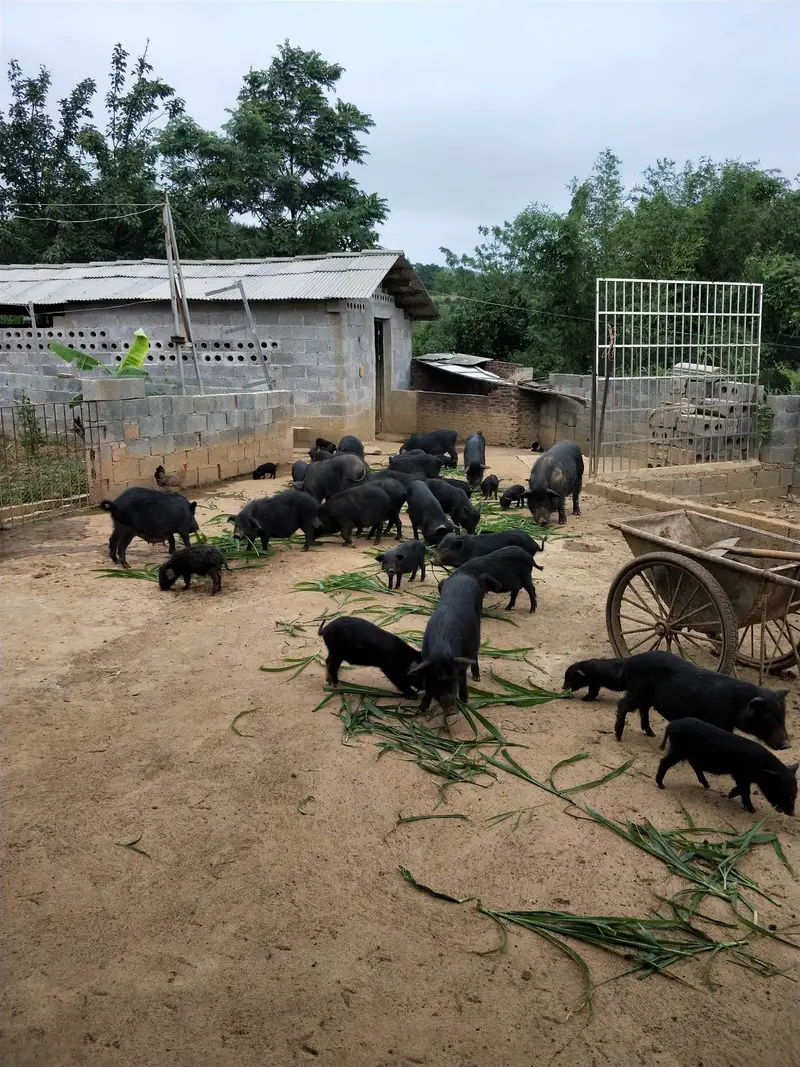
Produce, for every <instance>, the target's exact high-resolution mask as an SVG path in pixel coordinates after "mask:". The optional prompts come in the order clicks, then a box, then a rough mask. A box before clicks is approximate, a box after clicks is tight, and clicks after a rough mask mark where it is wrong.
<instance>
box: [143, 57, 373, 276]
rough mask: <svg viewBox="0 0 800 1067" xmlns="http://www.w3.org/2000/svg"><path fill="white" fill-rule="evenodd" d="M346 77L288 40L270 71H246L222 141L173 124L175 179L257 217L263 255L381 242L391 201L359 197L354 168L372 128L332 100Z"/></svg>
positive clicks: (170, 145)
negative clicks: (381, 227) (382, 224)
mask: <svg viewBox="0 0 800 1067" xmlns="http://www.w3.org/2000/svg"><path fill="white" fill-rule="evenodd" d="M343 72H344V71H343V68H342V67H341V66H340V65H339V64H338V63H328V62H326V61H325V60H324V59H323V58H322V56H321V55H320V54H319V53H318V52H305V51H303V50H302V49H300V48H293V47H292V46H291V45H290V44H289V42H288V41H286V42H284V44H283V45H281V47H280V48H279V50H278V55H277V56H276V57H275V58H274V59H273V61H272V63H271V64H270V66H269V67H268V68H267V69H265V70H251V71H249V72H248V73H247V74H246V75H245V78H244V85H243V87H242V89H241V92H240V93H239V97H238V103H237V106H236V107H235V108H234V109H233V110H232V111H231V112H230V119H229V120H228V122H227V123H226V124H225V126H224V128H223V133H222V134H221V135H215V134H209V133H207V132H206V131H204V130H201V129H200V128H199V127H198V126H197V125H196V124H193V123H189V122H187V121H186V120H183V119H181V120H178V121H177V122H174V123H172V124H170V125H169V126H168V128H167V130H166V131H165V134H164V137H163V139H162V142H161V147H162V151H163V153H164V155H165V160H166V171H167V174H168V176H169V179H170V181H171V182H172V183H173V184H174V185H175V186H177V188H178V189H187V190H191V195H192V196H193V197H194V198H195V200H197V201H201V202H203V203H205V204H206V205H207V206H208V207H210V208H214V209H217V210H224V211H226V212H228V213H229V214H230V215H231V216H232V217H233V218H243V217H247V216H251V217H254V218H255V219H256V220H257V221H258V224H259V227H260V228H261V231H262V234H261V237H262V240H263V245H264V254H271V255H298V254H301V253H305V254H313V253H317V252H331V251H348V250H358V249H361V248H368V247H370V246H372V245H374V244H375V243H376V241H377V237H378V235H377V231H376V226H377V225H378V224H379V223H380V222H382V221H383V220H384V219H385V218H386V215H387V207H386V201H385V200H383V199H381V198H380V197H379V196H377V195H376V194H374V193H371V194H367V193H364V192H362V191H361V190H360V189H359V188H358V185H357V184H356V181H355V179H354V178H353V177H352V176H351V175H350V173H349V171H348V169H347V168H348V167H349V166H350V165H352V164H359V163H362V162H363V160H364V158H365V156H366V154H367V150H366V148H365V147H364V144H363V142H362V138H363V137H364V136H365V135H366V134H368V133H369V130H370V129H371V128H372V127H373V126H374V123H373V121H372V119H371V118H370V117H369V115H366V114H364V113H363V112H362V111H359V109H358V108H357V107H356V106H355V105H354V104H349V103H345V102H344V101H342V100H339V99H335V100H331V99H330V94H332V93H333V92H334V91H335V89H336V86H337V84H338V82H339V79H340V78H341V76H342V74H343Z"/></svg>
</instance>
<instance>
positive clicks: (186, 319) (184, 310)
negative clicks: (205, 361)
mask: <svg viewBox="0 0 800 1067" xmlns="http://www.w3.org/2000/svg"><path fill="white" fill-rule="evenodd" d="M164 213H165V215H166V216H167V229H168V230H169V238H170V244H171V245H172V255H173V258H174V261H175V262H174V266H175V282H176V289H177V292H178V296H179V307H180V311H181V315H182V317H183V325H184V330H185V331H186V337H187V340H188V341H189V345H190V347H191V349H192V359H193V361H194V369H195V374H196V375H197V388H198V391H199V393H200V395H201V396H203V395H204V393H205V390H204V389H203V379H202V377H201V375H200V361H199V360H198V358H197V347H196V346H195V343H194V331H193V330H192V320H191V317H190V315H189V301H188V300H187V299H186V285H185V283H184V279H183V270H182V269H181V258H180V254H179V253H178V240H177V238H176V236H175V226H174V223H173V221H172V211H171V210H170V206H169V198H168V196H167V194H166V193H164Z"/></svg>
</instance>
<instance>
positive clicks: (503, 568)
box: [455, 545, 536, 612]
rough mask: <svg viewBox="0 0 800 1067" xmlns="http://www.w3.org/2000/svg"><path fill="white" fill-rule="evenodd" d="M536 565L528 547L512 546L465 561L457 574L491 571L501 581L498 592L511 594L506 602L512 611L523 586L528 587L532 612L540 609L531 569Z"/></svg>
mask: <svg viewBox="0 0 800 1067" xmlns="http://www.w3.org/2000/svg"><path fill="white" fill-rule="evenodd" d="M532 568H533V556H531V555H529V554H528V553H527V552H526V551H525V549H524V548H518V547H516V546H515V545H511V546H510V547H509V548H498V549H497V551H495V552H489V553H488V554H487V555H485V556H475V557H474V558H473V559H469V560H467V562H466V563H462V564H461V566H460V567H459V568H458V570H457V571H456V572H455V573H456V574H471V575H474V576H475V577H476V578H477V577H479V576H480V575H482V574H488V575H489V576H490V577H491V578H494V580H495V581H496V582H497V585H498V592H500V593H510V594H511V598H510V600H509V601H508V604H506V611H511V609H512V608H513V607H514V605H515V604H516V602H517V596H518V595H519V591H520V589H524V590H525V592H526V593H527V594H528V599H529V600H530V602H531V607H530V610H531V612H534V611H536V590H535V589H534V587H533V580H532V579H531V571H532Z"/></svg>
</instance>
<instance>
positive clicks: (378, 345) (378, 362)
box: [374, 319, 385, 434]
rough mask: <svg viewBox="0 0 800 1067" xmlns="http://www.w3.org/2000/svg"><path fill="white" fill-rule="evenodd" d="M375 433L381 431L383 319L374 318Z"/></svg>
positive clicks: (382, 410) (382, 404)
mask: <svg viewBox="0 0 800 1067" xmlns="http://www.w3.org/2000/svg"><path fill="white" fill-rule="evenodd" d="M374 321H375V433H376V434H378V433H383V412H384V377H383V371H384V365H383V355H384V324H385V320H384V319H375V320H374Z"/></svg>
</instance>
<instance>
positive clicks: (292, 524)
mask: <svg viewBox="0 0 800 1067" xmlns="http://www.w3.org/2000/svg"><path fill="white" fill-rule="evenodd" d="M320 466H322V464H320ZM317 506H318V505H317V502H316V500H314V499H313V497H310V496H309V495H308V494H307V493H297V492H295V491H294V490H293V489H287V490H285V491H284V492H283V493H276V494H275V496H267V497H263V498H261V499H260V500H251V501H250V502H249V503H248V504H245V506H244V507H243V508H242V510H241V511H240V512H239V514H238V515H229V516H228V522H232V523H233V536H234V537H235V538H236V539H237V540H239V541H249V542H250V544H251V545H252V544H255V541H256V538H257V537H260V538H261V547H262V548H263V549H264V551H265V552H266V550H267V549H268V548H269V540H270V538H271V537H291V536H292V534H293V533H294V532H295V531H296V530H302V531H303V533H304V534H305V538H306V543H305V544H304V545H303V551H304V552H307V551H308V550H309V548H310V547H311V544H312V542H313V540H314V516H315V515H316V514H317Z"/></svg>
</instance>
